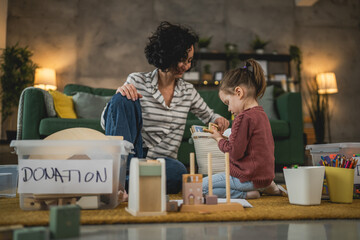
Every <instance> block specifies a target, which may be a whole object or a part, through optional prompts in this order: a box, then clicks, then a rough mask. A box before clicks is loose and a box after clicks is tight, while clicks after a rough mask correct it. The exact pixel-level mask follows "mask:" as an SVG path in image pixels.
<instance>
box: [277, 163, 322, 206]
mask: <svg viewBox="0 0 360 240" xmlns="http://www.w3.org/2000/svg"><path fill="white" fill-rule="evenodd" d="M283 170H284V177H285V183H286V188H287V191H288V196H289V202H290V203H291V204H298V205H319V204H320V203H321V194H322V189H323V182H324V175H325V167H324V166H314V167H299V168H289V169H283Z"/></svg>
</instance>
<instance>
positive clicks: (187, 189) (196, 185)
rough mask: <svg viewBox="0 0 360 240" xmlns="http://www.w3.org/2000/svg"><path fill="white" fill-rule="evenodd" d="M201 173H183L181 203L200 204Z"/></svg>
mask: <svg viewBox="0 0 360 240" xmlns="http://www.w3.org/2000/svg"><path fill="white" fill-rule="evenodd" d="M202 178H203V176H202V174H183V186H182V196H183V204H191V205H193V204H202V200H203V197H202Z"/></svg>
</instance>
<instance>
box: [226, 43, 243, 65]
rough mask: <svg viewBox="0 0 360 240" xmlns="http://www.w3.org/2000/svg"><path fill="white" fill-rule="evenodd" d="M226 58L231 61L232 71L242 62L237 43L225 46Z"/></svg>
mask: <svg viewBox="0 0 360 240" xmlns="http://www.w3.org/2000/svg"><path fill="white" fill-rule="evenodd" d="M225 53H226V57H227V58H228V59H229V67H230V69H233V68H236V67H237V66H238V64H239V62H240V59H239V52H238V49H237V45H236V44H235V43H226V44H225Z"/></svg>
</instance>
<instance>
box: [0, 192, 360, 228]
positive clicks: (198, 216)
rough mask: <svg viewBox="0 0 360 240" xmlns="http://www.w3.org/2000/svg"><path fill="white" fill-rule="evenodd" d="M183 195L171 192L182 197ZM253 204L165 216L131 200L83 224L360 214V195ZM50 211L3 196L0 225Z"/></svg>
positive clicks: (86, 216)
mask: <svg viewBox="0 0 360 240" xmlns="http://www.w3.org/2000/svg"><path fill="white" fill-rule="evenodd" d="M179 198H180V195H170V199H179ZM249 202H250V203H251V204H252V205H253V208H245V209H244V210H243V211H237V212H220V213H182V212H176V213H174V212H170V213H167V215H164V216H151V217H134V216H132V215H130V214H129V213H127V212H126V211H125V207H127V203H122V204H120V205H119V206H118V207H117V208H115V209H109V210H82V211H81V224H115V223H175V222H176V223H178V222H221V221H257V220H300V219H354V218H360V199H354V201H353V203H352V204H338V203H331V202H330V201H327V200H323V201H322V202H321V204H320V205H317V206H299V205H292V204H290V203H289V201H288V198H287V197H280V196H262V197H261V198H259V199H255V200H249ZM48 223H49V211H23V210H21V209H20V207H19V198H17V197H16V198H10V199H4V198H3V199H0V226H5V225H16V224H22V225H25V226H35V225H48Z"/></svg>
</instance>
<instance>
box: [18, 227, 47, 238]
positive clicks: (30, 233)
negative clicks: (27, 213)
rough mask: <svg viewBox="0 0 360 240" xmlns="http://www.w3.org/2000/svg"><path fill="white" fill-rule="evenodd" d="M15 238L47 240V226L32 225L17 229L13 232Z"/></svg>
mask: <svg viewBox="0 0 360 240" xmlns="http://www.w3.org/2000/svg"><path fill="white" fill-rule="evenodd" d="M13 239H14V240H33V239H37V240H46V239H48V232H47V230H46V228H45V227H32V228H21V229H16V230H15V231H14V234H13Z"/></svg>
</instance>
